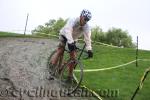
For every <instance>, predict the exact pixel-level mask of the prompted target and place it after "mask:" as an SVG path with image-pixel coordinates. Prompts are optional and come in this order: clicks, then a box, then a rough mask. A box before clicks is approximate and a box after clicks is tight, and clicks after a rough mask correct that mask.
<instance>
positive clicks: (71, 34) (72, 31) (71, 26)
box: [60, 17, 92, 50]
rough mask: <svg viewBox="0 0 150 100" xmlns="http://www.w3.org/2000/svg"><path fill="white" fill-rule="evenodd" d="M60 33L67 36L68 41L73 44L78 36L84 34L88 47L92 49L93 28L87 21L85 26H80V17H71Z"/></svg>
mask: <svg viewBox="0 0 150 100" xmlns="http://www.w3.org/2000/svg"><path fill="white" fill-rule="evenodd" d="M60 35H63V36H65V37H66V38H67V43H69V44H71V43H73V42H74V41H77V40H78V38H79V37H80V36H81V35H83V36H84V41H85V43H86V49H87V50H92V47H91V29H90V27H89V25H88V23H86V24H85V25H84V26H80V18H79V17H78V18H73V19H69V20H68V21H67V23H66V25H65V26H64V27H63V28H62V29H61V30H60Z"/></svg>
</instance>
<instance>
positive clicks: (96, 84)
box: [0, 32, 150, 100]
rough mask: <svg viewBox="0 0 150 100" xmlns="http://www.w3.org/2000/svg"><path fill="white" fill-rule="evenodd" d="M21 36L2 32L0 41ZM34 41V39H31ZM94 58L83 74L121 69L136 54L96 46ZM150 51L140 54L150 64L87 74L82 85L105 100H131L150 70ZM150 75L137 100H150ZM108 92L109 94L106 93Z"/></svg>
mask: <svg viewBox="0 0 150 100" xmlns="http://www.w3.org/2000/svg"><path fill="white" fill-rule="evenodd" d="M4 36H6V37H7V36H15V37H16V36H18V37H23V35H18V34H15V33H6V32H0V37H4ZM29 37H32V36H29ZM93 52H94V58H92V59H88V60H84V59H82V60H81V61H82V63H83V64H84V70H87V69H105V68H111V67H115V66H118V65H122V64H125V63H128V62H131V61H133V60H135V58H136V50H135V49H131V48H113V47H108V46H103V45H93ZM149 55H150V51H146V50H139V54H138V59H149V61H148V60H147V61H142V60H139V61H138V67H136V63H135V62H133V63H131V64H128V65H126V66H121V67H119V68H114V69H108V70H107V69H106V70H100V71H95V72H93V71H91V72H84V79H83V82H82V84H84V85H86V86H87V87H88V88H90V89H92V90H94V91H96V92H97V93H98V94H99V95H101V97H102V98H103V100H130V99H131V97H132V95H133V93H134V92H135V90H136V88H137V86H138V85H139V83H140V80H141V77H142V76H143V74H144V72H145V70H146V69H147V68H149V67H150V56H149ZM149 84H150V74H148V76H147V78H146V80H145V81H144V85H143V88H142V89H141V90H140V91H139V92H138V94H137V95H136V97H135V99H134V100H149V99H150V95H149V94H150V90H149V89H150V85H149ZM109 90H110V91H113V90H114V91H117V93H118V94H117V95H115V96H112V95H111V93H110V94H108V93H109ZM104 92H106V93H104Z"/></svg>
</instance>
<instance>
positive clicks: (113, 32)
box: [106, 28, 133, 47]
mask: <svg viewBox="0 0 150 100" xmlns="http://www.w3.org/2000/svg"><path fill="white" fill-rule="evenodd" d="M106 40H107V43H108V44H112V45H115V46H119V47H133V43H132V37H131V36H130V35H128V32H127V31H123V30H121V29H120V28H112V29H109V30H108V32H106Z"/></svg>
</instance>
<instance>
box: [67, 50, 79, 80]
mask: <svg viewBox="0 0 150 100" xmlns="http://www.w3.org/2000/svg"><path fill="white" fill-rule="evenodd" d="M76 55H77V52H76V50H73V51H71V52H70V59H75V58H76ZM74 67H75V63H74V62H73V63H70V64H69V65H68V68H69V73H68V77H69V78H70V77H73V69H74Z"/></svg>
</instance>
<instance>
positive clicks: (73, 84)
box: [60, 60, 83, 94]
mask: <svg viewBox="0 0 150 100" xmlns="http://www.w3.org/2000/svg"><path fill="white" fill-rule="evenodd" d="M71 63H74V64H75V69H74V70H73V80H71V81H70V82H67V78H68V73H69V65H70V64H71ZM82 79H83V65H82V63H81V62H80V61H78V60H70V61H69V62H68V63H66V64H65V65H64V66H63V70H62V71H61V74H60V89H61V91H64V92H65V94H72V93H74V92H75V91H76V90H77V89H78V88H79V86H80V84H81V82H82Z"/></svg>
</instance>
